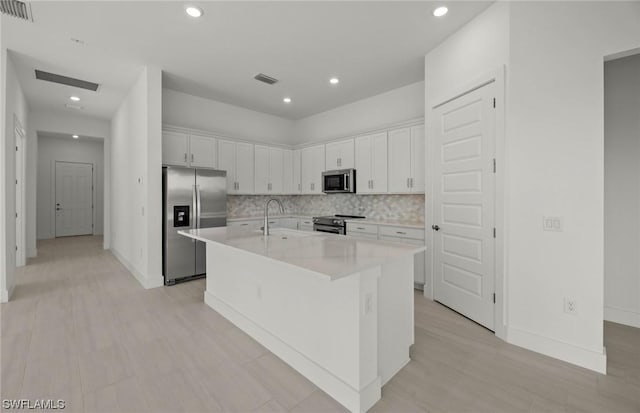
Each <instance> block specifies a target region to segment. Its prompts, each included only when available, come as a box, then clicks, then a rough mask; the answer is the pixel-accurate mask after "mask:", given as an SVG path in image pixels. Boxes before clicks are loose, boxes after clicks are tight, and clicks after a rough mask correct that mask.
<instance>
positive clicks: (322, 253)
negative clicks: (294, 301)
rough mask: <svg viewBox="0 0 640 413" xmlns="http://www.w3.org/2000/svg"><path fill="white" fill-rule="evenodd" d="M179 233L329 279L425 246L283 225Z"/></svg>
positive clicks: (219, 228)
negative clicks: (268, 231)
mask: <svg viewBox="0 0 640 413" xmlns="http://www.w3.org/2000/svg"><path fill="white" fill-rule="evenodd" d="M178 233H179V234H182V235H184V236H187V237H190V238H194V239H197V240H199V241H204V242H211V243H217V244H222V245H226V246H229V247H232V248H235V249H239V250H243V251H246V252H247V253H250V254H256V255H261V256H263V257H267V258H269V259H272V260H275V261H279V262H283V263H286V264H289V265H293V266H296V267H299V268H303V269H305V270H309V271H312V272H315V273H317V274H319V275H321V276H324V277H327V278H328V279H330V280H335V279H339V278H343V277H347V276H349V275H352V274H355V273H358V272H361V271H364V270H367V269H370V268H373V267H377V266H379V265H382V264H384V263H385V262H388V261H391V260H394V259H397V258H401V257H403V256H410V255H413V254H416V253H419V252H421V251H424V250H425V247H420V246H414V245H406V244H398V243H390V242H385V241H378V240H368V239H358V238H352V237H345V236H344V235H334V234H327V233H323V232H305V231H296V230H292V229H283V228H272V229H271V235H269V236H268V237H265V236H263V235H262V232H261V231H250V230H246V229H243V228H234V227H216V228H201V229H189V230H183V231H178Z"/></svg>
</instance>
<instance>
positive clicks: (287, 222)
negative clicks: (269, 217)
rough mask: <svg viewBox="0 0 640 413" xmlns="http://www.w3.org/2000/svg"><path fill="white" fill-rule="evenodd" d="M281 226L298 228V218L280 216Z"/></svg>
mask: <svg viewBox="0 0 640 413" xmlns="http://www.w3.org/2000/svg"><path fill="white" fill-rule="evenodd" d="M279 225H280V228H289V229H298V218H280V224H279Z"/></svg>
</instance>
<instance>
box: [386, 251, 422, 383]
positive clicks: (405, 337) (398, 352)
mask: <svg viewBox="0 0 640 413" xmlns="http://www.w3.org/2000/svg"><path fill="white" fill-rule="evenodd" d="M413 266H414V260H413V256H412V255H411V256H406V257H403V258H398V259H396V260H394V261H391V262H389V263H387V264H385V265H383V266H382V276H381V277H380V279H379V281H378V282H379V286H378V290H379V293H378V306H379V309H378V352H379V366H380V370H379V371H380V378H381V381H382V385H384V384H385V383H386V382H387V381H389V380H390V379H391V378H392V377H393V376H394V375H395V374H396V373H397V372H398V371H400V369H402V367H404V366H405V365H406V364H407V363H408V362H409V361H410V358H409V350H410V348H411V345H412V344H413V343H414V341H415V340H414V335H415V332H414V293H413V288H414V284H413Z"/></svg>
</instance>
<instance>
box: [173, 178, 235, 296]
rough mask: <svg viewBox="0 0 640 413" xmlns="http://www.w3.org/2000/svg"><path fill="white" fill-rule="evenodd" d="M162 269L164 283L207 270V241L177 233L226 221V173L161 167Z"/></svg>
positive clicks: (202, 273) (219, 225) (187, 278)
mask: <svg viewBox="0 0 640 413" xmlns="http://www.w3.org/2000/svg"><path fill="white" fill-rule="evenodd" d="M162 199H163V209H162V219H163V228H162V273H163V274H164V283H165V285H173V284H175V283H176V282H180V281H186V280H189V279H192V278H200V277H202V276H204V274H205V273H206V252H205V243H204V242H201V241H196V240H193V239H191V238H187V237H184V236H182V235H179V234H178V231H179V230H183V229H189V228H209V227H224V226H226V225H227V173H226V172H225V171H217V170H213V169H206V168H185V167H180V166H164V167H162Z"/></svg>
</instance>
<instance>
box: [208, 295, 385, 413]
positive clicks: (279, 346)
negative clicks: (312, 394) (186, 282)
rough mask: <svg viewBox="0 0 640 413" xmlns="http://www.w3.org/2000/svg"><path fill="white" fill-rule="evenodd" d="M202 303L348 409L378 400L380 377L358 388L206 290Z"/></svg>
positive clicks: (363, 408) (363, 409) (368, 405)
mask: <svg viewBox="0 0 640 413" xmlns="http://www.w3.org/2000/svg"><path fill="white" fill-rule="evenodd" d="M204 302H205V303H206V304H207V305H208V306H209V307H211V308H213V309H214V310H216V311H217V312H218V313H220V314H222V316H224V317H225V318H226V319H228V320H229V321H231V322H232V323H233V324H234V325H236V326H237V327H238V328H240V329H241V330H242V331H244V332H245V333H247V334H248V335H249V336H251V337H253V338H254V339H255V340H256V341H258V342H259V343H260V344H262V345H263V346H265V347H266V348H267V349H269V350H270V351H271V352H272V353H274V354H275V355H276V356H278V357H279V358H281V359H282V360H284V361H285V362H286V363H287V364H289V365H290V366H291V367H293V368H294V369H295V370H297V371H298V372H299V373H300V374H302V375H303V376H305V377H306V378H307V379H309V381H311V382H312V383H314V384H315V385H316V386H318V387H319V388H321V389H322V390H324V391H325V392H327V394H329V395H330V396H331V397H333V398H334V399H336V400H337V401H338V402H339V403H341V404H342V405H343V406H345V407H346V408H347V409H349V410H350V411H352V412H362V413H364V412H366V411H367V410H369V409H370V408H371V407H372V406H373V405H374V404H375V403H376V402H377V401H378V400H380V396H381V390H380V389H381V384H380V376H378V377H376V378H375V379H374V380H373V381H372V382H371V383H369V384H367V385H366V386H364V388H363V389H361V390H360V391H358V390H356V389H354V388H353V387H351V386H349V385H348V384H346V383H345V382H344V381H342V380H340V378H339V377H337V376H335V375H333V374H332V373H331V372H329V371H328V370H326V369H325V368H323V367H322V366H320V365H318V364H317V363H315V362H314V361H313V360H311V359H309V358H308V357H306V356H305V355H304V354H302V353H300V352H299V351H297V350H296V349H295V348H293V347H291V346H290V345H288V344H287V343H285V342H284V341H282V340H280V339H279V338H278V337H276V336H275V335H273V334H271V333H270V332H268V331H267V330H265V329H263V328H262V327H260V326H259V325H257V324H256V323H254V322H253V321H251V320H250V319H248V318H247V317H245V316H244V315H242V314H241V313H239V312H238V311H236V310H234V309H233V308H231V307H230V306H229V305H227V304H226V303H225V302H223V301H221V300H220V299H218V298H216V297H215V296H214V295H213V294H211V293H210V292H208V291H205V293H204Z"/></svg>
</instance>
